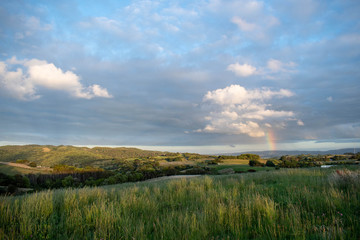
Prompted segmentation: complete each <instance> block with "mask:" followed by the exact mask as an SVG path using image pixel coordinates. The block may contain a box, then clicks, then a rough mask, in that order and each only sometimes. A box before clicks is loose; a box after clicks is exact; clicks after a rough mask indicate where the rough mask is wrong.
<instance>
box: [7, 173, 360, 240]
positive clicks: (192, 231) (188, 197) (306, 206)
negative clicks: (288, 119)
mask: <svg viewBox="0 0 360 240" xmlns="http://www.w3.org/2000/svg"><path fill="white" fill-rule="evenodd" d="M336 170H338V171H336ZM359 175H360V174H359V168H358V167H351V170H347V169H346V168H330V169H320V168H312V169H282V170H278V171H271V172H256V173H245V174H236V175H228V176H201V177H196V178H191V179H174V180H164V181H157V182H139V183H126V184H118V185H111V186H104V187H94V188H88V187H85V188H82V189H70V188H69V189H62V190H47V191H43V192H38V193H33V194H28V195H24V196H17V197H1V199H0V238H1V239H359V238H360V230H359V229H360V219H359V216H360V205H359V200H360V188H359V184H358V181H359Z"/></svg>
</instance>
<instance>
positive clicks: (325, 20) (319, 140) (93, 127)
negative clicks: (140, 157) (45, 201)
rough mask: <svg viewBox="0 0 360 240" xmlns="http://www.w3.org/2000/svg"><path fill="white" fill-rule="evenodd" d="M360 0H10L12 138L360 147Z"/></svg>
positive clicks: (6, 61) (6, 35) (167, 145)
mask: <svg viewBox="0 0 360 240" xmlns="http://www.w3.org/2000/svg"><path fill="white" fill-rule="evenodd" d="M359 12H360V2H359V1H350V0H338V1H315V0H305V1H294V0H291V1H276V0H274V1H243V0H240V1H231V0H228V1H222V0H210V1H204V0H201V1H200V0H199V1H196V0H195V1H156V0H155V1H101V2H99V1H80V0H79V1H66V0H65V1H16V0H15V1H2V2H1V3H0V25H1V27H0V41H1V44H0V114H1V115H0V144H3V145H4V144H28V143H35V144H55V145H59V144H71V145H85V146H93V145H109V146H140V147H142V148H146V149H164V150H169V151H172V150H174V151H191V152H209V153H216V152H237V151H247V150H268V149H330V148H343V147H351V148H352V147H356V148H358V147H360V144H359V143H360V106H359V103H360V94H359V92H360V91H359V90H360V68H359V66H360V19H359V16H358V13H359Z"/></svg>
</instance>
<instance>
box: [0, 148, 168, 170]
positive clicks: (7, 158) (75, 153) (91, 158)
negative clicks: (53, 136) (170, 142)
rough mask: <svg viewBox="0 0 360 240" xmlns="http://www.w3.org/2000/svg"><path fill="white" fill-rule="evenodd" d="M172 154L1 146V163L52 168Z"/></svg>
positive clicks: (127, 149) (134, 149) (124, 149)
mask: <svg viewBox="0 0 360 240" xmlns="http://www.w3.org/2000/svg"><path fill="white" fill-rule="evenodd" d="M171 154H172V153H167V152H160V151H148V150H141V149H138V148H125V147H118V148H108V147H94V148H87V147H74V146H63V145H61V146H52V145H25V146H1V147H0V161H2V162H15V161H16V160H28V161H30V162H36V163H37V164H38V165H43V166H48V167H52V166H55V165H58V164H67V165H74V164H76V165H78V166H87V165H91V164H93V163H94V162H99V161H106V160H113V159H129V158H146V157H156V156H159V155H171Z"/></svg>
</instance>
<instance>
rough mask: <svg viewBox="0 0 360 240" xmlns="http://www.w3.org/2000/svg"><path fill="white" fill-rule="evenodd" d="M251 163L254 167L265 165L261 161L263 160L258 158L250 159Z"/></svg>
mask: <svg viewBox="0 0 360 240" xmlns="http://www.w3.org/2000/svg"><path fill="white" fill-rule="evenodd" d="M249 165H250V166H252V167H255V166H264V164H263V163H261V162H260V161H258V160H250V161H249Z"/></svg>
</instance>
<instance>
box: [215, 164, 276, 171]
mask: <svg viewBox="0 0 360 240" xmlns="http://www.w3.org/2000/svg"><path fill="white" fill-rule="evenodd" d="M209 167H210V168H211V169H214V170H216V171H218V170H222V169H226V168H232V169H233V170H234V171H236V172H237V171H242V172H247V171H248V170H250V169H253V170H256V171H270V170H274V169H275V168H271V167H251V166H249V165H233V164H230V165H225V164H221V165H213V166H211V165H209Z"/></svg>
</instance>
